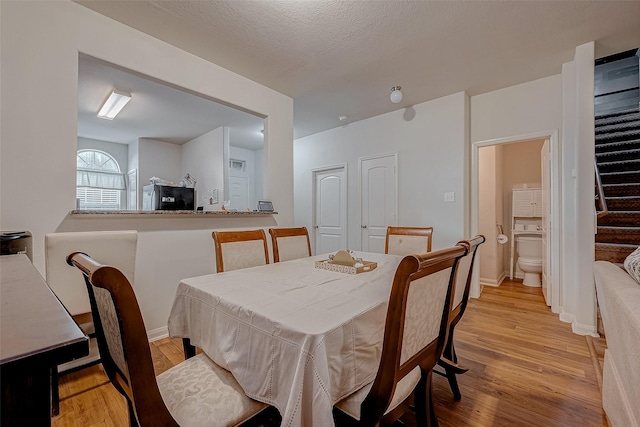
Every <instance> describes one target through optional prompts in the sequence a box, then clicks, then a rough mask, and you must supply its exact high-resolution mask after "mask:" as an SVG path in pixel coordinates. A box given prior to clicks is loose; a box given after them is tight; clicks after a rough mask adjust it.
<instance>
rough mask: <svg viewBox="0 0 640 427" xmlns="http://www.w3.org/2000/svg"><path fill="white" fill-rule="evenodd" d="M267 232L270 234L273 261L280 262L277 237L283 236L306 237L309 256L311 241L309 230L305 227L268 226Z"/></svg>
mask: <svg viewBox="0 0 640 427" xmlns="http://www.w3.org/2000/svg"><path fill="white" fill-rule="evenodd" d="M269 234H270V235H271V247H272V248H273V262H280V252H279V250H278V239H280V238H284V237H295V236H305V237H306V238H307V249H308V251H309V256H311V242H310V241H309V230H307V227H291V228H270V229H269Z"/></svg>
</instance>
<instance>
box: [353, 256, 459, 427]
mask: <svg viewBox="0 0 640 427" xmlns="http://www.w3.org/2000/svg"><path fill="white" fill-rule="evenodd" d="M466 252H467V249H466V248H465V247H464V246H461V245H460V246H454V247H451V248H447V249H442V250H439V251H435V252H430V253H424V254H420V255H419V254H416V255H408V256H406V257H404V259H402V261H401V262H400V264H399V265H398V268H397V270H396V274H395V277H394V279H393V285H392V287H391V296H390V298H389V306H388V308H387V318H386V322H385V330H384V338H383V343H382V355H381V360H380V366H379V368H378V373H377V375H376V378H375V380H374V381H373V385H372V387H371V390H370V392H369V394H368V395H367V397H366V398H365V399H364V401H363V403H362V406H361V410H360V414H361V421H362V422H363V425H373V424H374V423H375V422H376V420H379V419H380V417H382V415H383V414H384V412H385V410H386V409H387V408H388V407H389V405H390V403H391V400H392V397H393V393H394V390H395V388H396V385H397V384H398V383H399V382H400V381H401V380H402V379H403V378H404V377H405V376H406V375H407V374H409V373H410V372H411V371H412V370H413V369H414V368H415V367H416V366H420V367H421V369H422V371H423V372H429V371H430V370H431V369H432V368H433V367H434V366H435V364H436V363H437V362H438V360H439V359H440V356H441V355H442V350H443V347H444V343H445V341H446V338H447V333H448V327H447V326H448V321H449V315H450V311H451V303H452V301H453V283H454V281H455V274H456V268H457V265H458V260H459V259H460V257H462V256H464V255H465V254H466Z"/></svg>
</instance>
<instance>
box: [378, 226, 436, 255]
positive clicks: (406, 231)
mask: <svg viewBox="0 0 640 427" xmlns="http://www.w3.org/2000/svg"><path fill="white" fill-rule="evenodd" d="M432 236H433V227H393V226H389V227H387V236H386V240H385V244H384V253H385V254H391V255H411V254H424V253H426V252H431V239H432Z"/></svg>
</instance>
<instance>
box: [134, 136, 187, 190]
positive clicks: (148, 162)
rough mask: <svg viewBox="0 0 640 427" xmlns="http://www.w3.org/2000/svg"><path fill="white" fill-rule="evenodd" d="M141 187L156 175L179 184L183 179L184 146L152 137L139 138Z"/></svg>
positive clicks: (139, 178)
mask: <svg viewBox="0 0 640 427" xmlns="http://www.w3.org/2000/svg"><path fill="white" fill-rule="evenodd" d="M138 156H139V160H138V181H139V184H138V185H139V187H140V188H139V189H138V191H140V192H141V191H142V187H144V186H145V185H149V179H150V178H153V177H156V178H160V179H163V180H165V181H169V182H173V183H175V184H177V183H178V182H180V179H181V176H180V174H181V172H182V168H181V162H182V147H181V146H180V145H177V144H171V143H168V142H163V141H156V140H154V139H150V138H138Z"/></svg>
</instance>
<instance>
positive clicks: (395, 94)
mask: <svg viewBox="0 0 640 427" xmlns="http://www.w3.org/2000/svg"><path fill="white" fill-rule="evenodd" d="M400 89H402V87H400V86H394V87H392V88H391V97H390V98H391V102H393V103H394V104H397V103H398V102H400V101H402V92H400Z"/></svg>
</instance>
